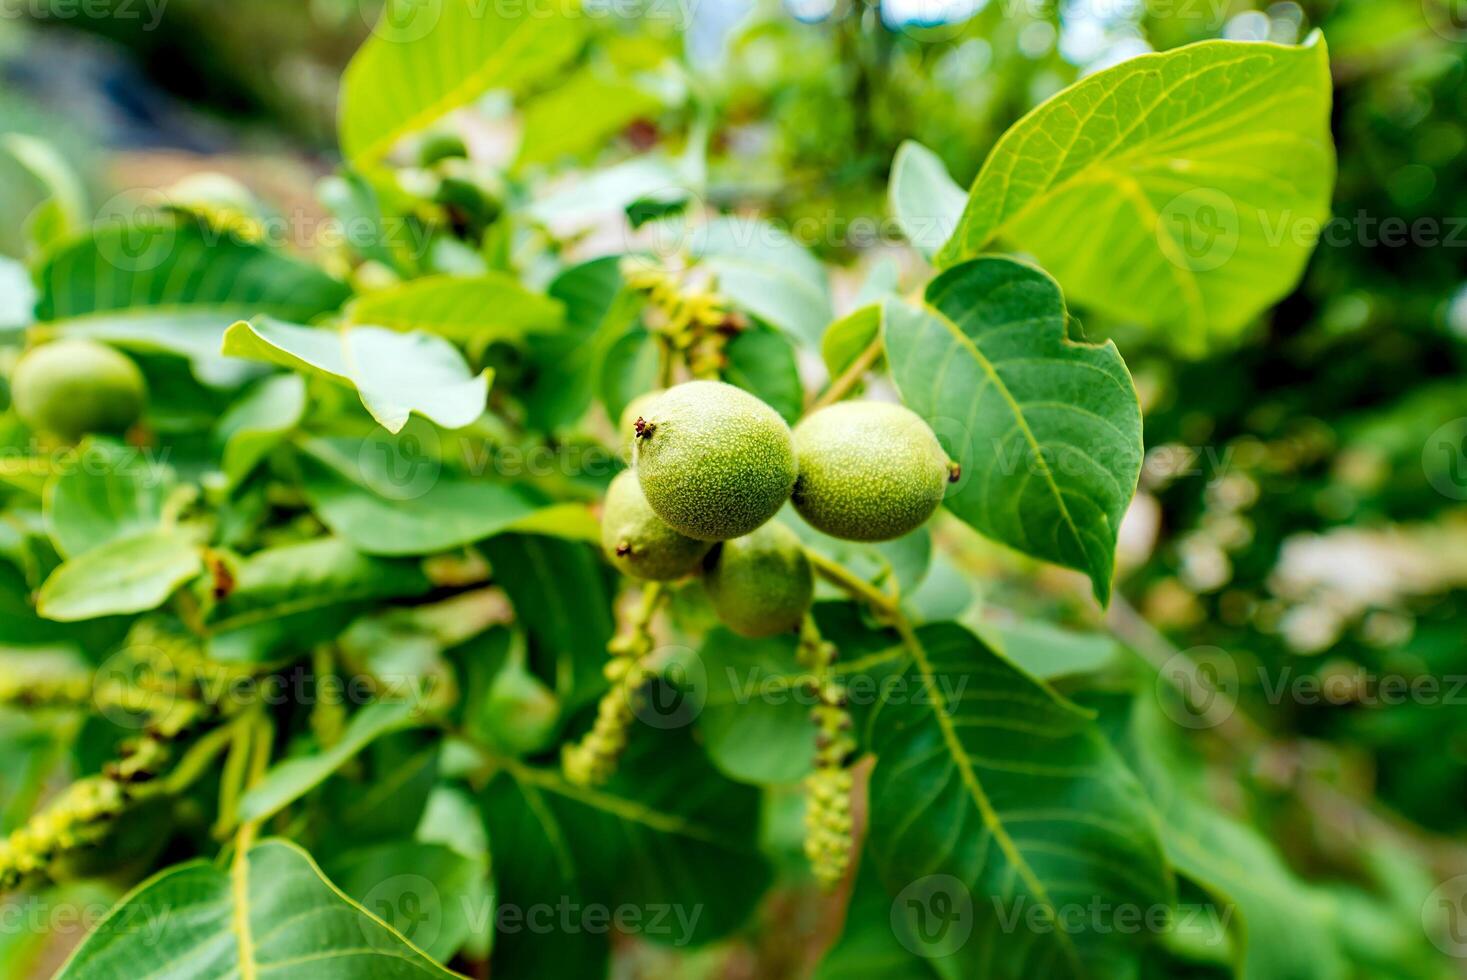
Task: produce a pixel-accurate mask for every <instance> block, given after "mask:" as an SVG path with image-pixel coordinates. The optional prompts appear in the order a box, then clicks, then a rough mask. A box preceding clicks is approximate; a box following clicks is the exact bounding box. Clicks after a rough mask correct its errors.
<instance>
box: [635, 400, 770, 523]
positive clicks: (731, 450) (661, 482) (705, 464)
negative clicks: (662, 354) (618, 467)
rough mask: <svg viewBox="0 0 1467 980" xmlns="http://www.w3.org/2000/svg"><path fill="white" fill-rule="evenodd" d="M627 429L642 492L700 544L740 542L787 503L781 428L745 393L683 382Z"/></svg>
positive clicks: (765, 407)
mask: <svg viewBox="0 0 1467 980" xmlns="http://www.w3.org/2000/svg"><path fill="white" fill-rule="evenodd" d="M633 426H634V431H635V433H636V445H635V453H634V456H635V465H636V471H637V477H638V479H639V480H640V481H641V484H642V492H643V493H644V494H645V495H646V497H647V503H649V504H651V505H652V509H653V510H654V511H656V512H657V515H658V516H659V517H661V518H662V519H663V520H664V521H666V522H667V523H668V524H669V525H670V526H671V527H672V528H673V530H675V531H679V532H681V533H682V534H686V535H687V536H688V537H690V538H697V539H698V540H700V541H726V540H728V539H730V538H737V537H741V536H742V535H745V534H748V533H749V532H750V531H752V530H754V529H755V528H757V527H759V526H760V525H762V524H763V523H764V522H765V521H767V520H769V519H770V518H771V517H773V516H774V515H775V513H776V512H778V510H779V508H780V507H782V506H784V502H785V501H786V500H788V499H789V495H790V489H791V488H792V487H793V486H794V484H795V450H794V443H793V441H792V439H791V436H790V429H789V426H787V425H785V422H784V419H782V418H780V416H779V413H778V412H776V411H775V410H774V409H772V408H770V407H769V406H768V405H766V404H764V403H763V402H762V401H760V400H759V399H757V398H755V397H754V396H753V395H751V394H749V393H748V392H746V391H743V390H741V389H739V388H735V387H734V386H733V385H728V384H724V383H722V382H720V381H689V382H687V383H686V384H680V385H677V386H676V387H673V388H669V389H668V390H667V391H665V392H663V393H662V394H661V395H660V396H659V397H658V398H657V400H656V401H655V402H653V403H652V404H651V405H650V406H648V408H647V411H646V413H645V414H644V415H642V416H641V417H639V418H638V419H636V420H635V421H634V423H633Z"/></svg>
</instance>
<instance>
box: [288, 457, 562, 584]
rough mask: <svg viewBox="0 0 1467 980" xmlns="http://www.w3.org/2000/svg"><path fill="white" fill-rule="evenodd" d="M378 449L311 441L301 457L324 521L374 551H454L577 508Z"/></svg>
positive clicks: (311, 496) (310, 495)
mask: <svg viewBox="0 0 1467 980" xmlns="http://www.w3.org/2000/svg"><path fill="white" fill-rule="evenodd" d="M377 445H380V444H377V443H373V442H372V441H370V440H368V441H358V440H351V439H311V440H309V441H307V442H305V443H303V444H302V449H303V450H304V453H303V454H302V455H301V456H300V461H301V475H302V479H303V487H304V489H305V493H306V497H307V499H308V500H310V502H311V507H312V508H313V509H314V510H315V511H316V514H317V516H319V517H320V518H321V520H322V521H323V522H325V524H326V526H327V527H329V528H331V529H332V530H333V531H335V532H336V533H337V534H339V535H340V536H341V537H343V538H345V539H346V540H347V541H349V542H351V544H352V545H353V546H354V547H355V548H357V549H358V550H360V551H363V552H366V553H367V554H371V555H428V554H433V553H435V552H439V551H448V550H450V549H452V548H458V547H461V546H463V545H466V544H472V543H474V542H475V541H481V540H483V539H484V538H487V537H490V536H491V535H494V534H499V533H501V532H503V531H508V530H513V529H514V528H516V527H519V526H523V525H526V524H527V523H528V522H534V521H535V520H536V518H537V517H539V516H542V515H549V516H552V517H556V518H557V519H561V520H563V519H564V518H565V517H566V516H567V515H568V510H567V508H572V509H573V508H574V505H566V507H564V508H563V507H556V506H555V505H550V506H547V505H545V504H544V503H542V501H541V500H540V498H539V497H537V496H536V495H535V494H534V493H533V492H532V491H530V490H527V489H525V488H523V487H519V486H515V485H511V484H507V483H497V482H494V481H493V480H489V479H485V478H476V477H470V476H466V475H464V474H461V473H459V472H457V471H456V470H450V469H446V468H443V466H442V463H441V461H439V460H438V459H436V458H435V457H432V456H428V455H424V456H421V457H414V458H412V459H407V458H406V454H405V452H404V453H400V454H398V455H391V454H386V455H384V454H383V453H378V452H374V451H373V449H374V448H375V447H376V446H377ZM404 467H406V468H404ZM581 510H584V508H581Z"/></svg>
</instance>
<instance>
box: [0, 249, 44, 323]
mask: <svg viewBox="0 0 1467 980" xmlns="http://www.w3.org/2000/svg"><path fill="white" fill-rule="evenodd" d="M35 317H36V287H35V286H34V285H32V284H31V274H30V272H29V271H27V269H26V267H25V266H24V265H23V264H22V263H20V262H17V261H15V260H14V259H11V258H6V257H5V256H3V255H0V336H3V333H4V331H8V330H12V329H14V328H16V327H27V326H30V324H31V322H32V321H33V320H35Z"/></svg>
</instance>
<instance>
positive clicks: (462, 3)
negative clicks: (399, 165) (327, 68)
mask: <svg viewBox="0 0 1467 980" xmlns="http://www.w3.org/2000/svg"><path fill="white" fill-rule="evenodd" d="M584 32H585V25H584V21H583V19H582V18H581V17H580V16H579V14H578V11H577V8H576V7H575V5H573V4H557V5H553V6H548V7H537V6H534V5H531V4H508V5H506V4H483V3H475V2H473V0H436V2H433V3H420V2H415V0H388V3H387V4H386V6H385V7H384V9H383V11H382V18H381V20H380V21H379V22H378V23H377V26H376V28H375V29H374V31H373V33H372V36H371V37H369V38H368V39H367V41H366V43H365V44H363V45H362V47H361V49H360V50H359V51H357V53H356V56H355V57H353V58H352V60H351V64H349V65H347V67H346V73H345V75H344V76H343V77H342V81H341V112H340V117H339V120H338V124H339V127H340V130H341V148H342V152H343V153H344V154H345V156H346V158H347V159H348V160H350V161H352V162H353V163H355V164H368V163H371V162H373V161H375V160H377V159H380V158H381V157H383V156H384V155H386V153H387V152H388V151H389V150H391V149H392V148H393V146H394V145H395V144H396V143H397V141H398V140H400V139H402V137H404V136H406V135H408V134H409V133H414V132H418V131H421V130H423V129H426V128H428V127H429V126H431V125H432V124H433V123H434V122H436V121H437V120H439V119H441V118H442V117H443V116H445V115H447V114H448V113H450V112H452V111H453V110H454V109H457V108H459V107H461V106H464V105H467V104H468V103H470V102H472V101H474V100H475V99H477V98H478V97H479V96H481V95H483V94H484V93H485V92H488V91H491V90H498V89H503V90H508V91H511V92H518V91H523V90H524V89H526V88H527V87H529V86H531V85H533V84H535V83H536V82H538V81H540V80H541V79H544V78H547V77H549V76H550V75H551V74H552V73H554V72H555V71H556V70H557V69H558V68H560V67H561V66H562V65H563V64H565V62H566V61H568V60H569V59H570V58H571V57H572V56H573V55H575V53H576V52H577V51H578V50H579V49H580V46H581V41H582V38H583V36H584Z"/></svg>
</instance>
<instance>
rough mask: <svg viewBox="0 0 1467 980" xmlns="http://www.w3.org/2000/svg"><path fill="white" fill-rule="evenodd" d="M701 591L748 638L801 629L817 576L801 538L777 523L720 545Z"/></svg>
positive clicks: (730, 623) (727, 620)
mask: <svg viewBox="0 0 1467 980" xmlns="http://www.w3.org/2000/svg"><path fill="white" fill-rule="evenodd" d="M703 585H704V588H706V589H707V591H708V597H709V598H710V599H712V600H713V609H714V611H715V612H717V613H718V618H719V619H720V620H722V621H723V623H724V625H725V626H727V627H728V628H729V629H731V630H733V631H734V632H735V633H738V634H739V635H740V636H747V637H761V636H774V635H775V634H777V633H787V632H789V631H791V630H794V629H797V628H798V627H799V625H800V622H801V620H803V619H804V618H805V613H807V612H809V611H810V602H811V600H812V599H813V598H814V596H815V575H814V572H813V571H811V569H810V559H809V558H807V557H806V556H805V549H804V547H803V546H802V545H801V544H800V539H799V537H798V536H797V535H796V534H795V532H793V531H791V530H790V529H789V528H787V527H785V526H784V525H783V524H777V523H768V524H765V525H764V526H763V527H761V528H759V529H758V530H756V531H755V532H754V533H753V534H748V535H745V536H744V537H741V538H734V539H733V540H732V541H725V542H724V543H723V544H721V545H720V546H719V548H718V551H717V552H716V553H715V554H714V556H713V557H712V558H711V559H710V561H709V564H708V567H707V568H706V570H705V571H704V574H703Z"/></svg>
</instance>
